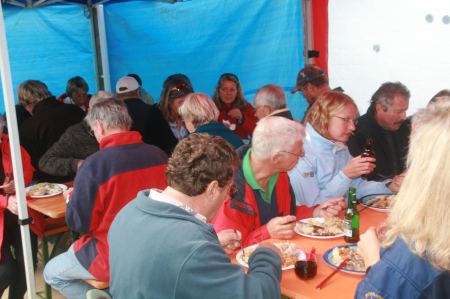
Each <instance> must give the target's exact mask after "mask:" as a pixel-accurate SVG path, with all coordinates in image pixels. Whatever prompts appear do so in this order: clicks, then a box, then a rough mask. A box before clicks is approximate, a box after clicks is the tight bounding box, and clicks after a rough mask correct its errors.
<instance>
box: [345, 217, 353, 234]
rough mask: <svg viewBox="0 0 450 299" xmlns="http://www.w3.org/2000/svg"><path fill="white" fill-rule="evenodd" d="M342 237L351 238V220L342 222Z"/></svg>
mask: <svg viewBox="0 0 450 299" xmlns="http://www.w3.org/2000/svg"><path fill="white" fill-rule="evenodd" d="M344 236H346V237H350V238H351V237H352V236H353V230H352V221H351V220H344Z"/></svg>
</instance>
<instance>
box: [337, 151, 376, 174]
mask: <svg viewBox="0 0 450 299" xmlns="http://www.w3.org/2000/svg"><path fill="white" fill-rule="evenodd" d="M375 162H376V160H375V158H370V157H365V158H361V156H357V157H354V158H353V159H351V160H350V162H348V164H347V166H345V167H344V168H343V169H342V172H343V173H344V174H345V175H346V176H347V177H348V178H350V179H355V178H357V177H360V176H362V175H363V174H368V173H371V172H372V171H373V170H374V169H375Z"/></svg>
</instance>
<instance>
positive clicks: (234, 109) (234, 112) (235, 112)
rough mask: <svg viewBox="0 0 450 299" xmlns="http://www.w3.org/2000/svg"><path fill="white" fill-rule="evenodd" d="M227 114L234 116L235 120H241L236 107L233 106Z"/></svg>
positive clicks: (239, 111) (240, 114)
mask: <svg viewBox="0 0 450 299" xmlns="http://www.w3.org/2000/svg"><path fill="white" fill-rule="evenodd" d="M228 116H230V117H233V118H235V119H236V120H237V121H240V120H242V118H243V116H242V112H241V110H239V109H238V108H233V109H231V110H230V111H228Z"/></svg>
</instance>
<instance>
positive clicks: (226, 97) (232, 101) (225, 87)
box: [213, 73, 258, 139]
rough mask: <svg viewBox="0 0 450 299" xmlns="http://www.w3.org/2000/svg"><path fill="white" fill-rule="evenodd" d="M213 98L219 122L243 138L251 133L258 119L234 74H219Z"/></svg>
mask: <svg viewBox="0 0 450 299" xmlns="http://www.w3.org/2000/svg"><path fill="white" fill-rule="evenodd" d="M213 99H214V103H215V104H216V106H217V108H218V109H219V111H220V114H219V122H224V123H225V124H228V125H229V127H230V129H231V130H233V131H234V132H235V133H236V134H237V135H239V137H241V138H243V139H246V138H248V137H250V136H251V135H252V133H253V130H254V129H255V126H256V122H257V120H258V119H257V118H256V116H255V109H253V106H252V105H251V104H250V103H248V102H247V101H246V100H245V98H244V94H243V93H242V87H241V83H240V82H239V79H238V77H237V76H236V75H234V74H230V73H225V74H222V76H220V79H219V82H218V83H217V86H216V90H215V92H214V96H213Z"/></svg>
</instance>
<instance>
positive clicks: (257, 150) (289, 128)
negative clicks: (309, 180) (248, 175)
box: [252, 116, 305, 160]
mask: <svg viewBox="0 0 450 299" xmlns="http://www.w3.org/2000/svg"><path fill="white" fill-rule="evenodd" d="M304 137H305V130H304V128H303V126H302V125H301V124H300V123H298V122H296V121H293V120H289V119H287V118H285V117H280V116H269V117H264V118H263V119H261V120H260V121H259V122H258V124H257V125H256V128H255V130H254V131H253V139H252V153H253V155H254V156H255V157H256V158H257V159H260V160H267V159H269V158H270V157H271V155H272V154H274V153H277V152H280V151H288V152H291V151H293V150H294V149H293V146H294V144H295V143H296V142H298V141H302V140H303V139H304Z"/></svg>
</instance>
